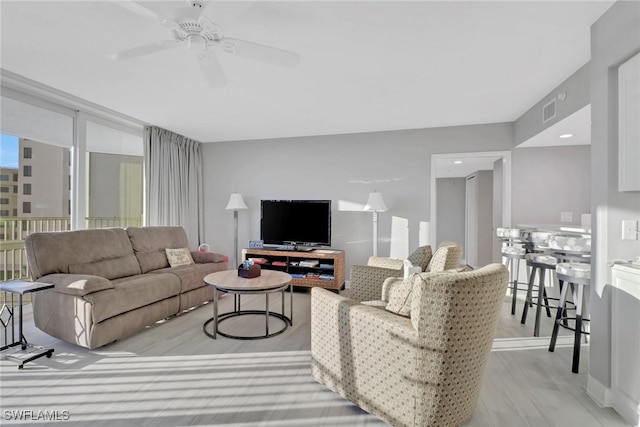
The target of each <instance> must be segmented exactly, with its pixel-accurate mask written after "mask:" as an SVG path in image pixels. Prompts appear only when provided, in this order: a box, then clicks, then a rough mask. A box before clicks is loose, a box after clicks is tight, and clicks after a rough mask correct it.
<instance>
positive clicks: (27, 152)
mask: <svg viewBox="0 0 640 427" xmlns="http://www.w3.org/2000/svg"><path fill="white" fill-rule="evenodd" d="M32 155H33V150H32V149H31V147H24V149H23V150H22V157H23V158H25V159H30V158H31V156H32Z"/></svg>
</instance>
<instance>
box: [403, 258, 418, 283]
mask: <svg viewBox="0 0 640 427" xmlns="http://www.w3.org/2000/svg"><path fill="white" fill-rule="evenodd" d="M414 273H422V268H420V266H419V265H418V266H414V265H413V264H412V263H411V261H409V260H408V259H405V260H404V278H405V279H406V278H407V277H409V276H411V275H412V274H414Z"/></svg>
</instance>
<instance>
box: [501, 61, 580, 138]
mask: <svg viewBox="0 0 640 427" xmlns="http://www.w3.org/2000/svg"><path fill="white" fill-rule="evenodd" d="M589 70H590V65H589V63H587V64H585V65H583V66H582V67H581V68H580V69H578V71H576V72H575V73H573V74H572V75H571V76H570V77H569V78H568V79H566V80H565V81H564V82H562V83H561V84H560V85H559V86H558V87H556V88H555V89H554V90H553V91H551V92H550V93H549V95H547V96H546V97H544V98H542V100H540V101H539V102H538V103H537V104H536V105H534V106H533V107H531V108H530V109H529V110H528V111H527V112H526V113H524V114H523V115H522V116H520V117H519V118H518V120H516V122H515V124H514V136H515V138H514V145H518V144H521V143H523V142H524V141H526V140H528V139H529V138H531V137H532V136H535V135H537V134H539V133H540V132H542V131H543V130H545V129H546V128H548V127H550V126H553V125H554V124H556V123H558V122H559V121H561V120H562V119H565V118H566V117H568V116H570V115H571V114H573V113H575V112H576V111H578V110H580V109H581V108H582V107H584V106H586V105H588V104H589V81H590V71H589ZM563 91H564V92H566V94H567V97H566V99H565V100H564V101H562V100H560V99H558V94H559V93H560V92H563ZM554 98H555V100H556V116H555V118H553V119H551V120H549V121H548V122H546V123H542V108H543V106H545V105H546V104H547V103H548V102H550V101H552V100H553V99H554Z"/></svg>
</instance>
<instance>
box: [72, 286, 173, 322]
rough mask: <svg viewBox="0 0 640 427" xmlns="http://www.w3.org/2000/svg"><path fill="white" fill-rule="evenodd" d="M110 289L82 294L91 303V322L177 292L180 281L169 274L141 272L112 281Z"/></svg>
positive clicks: (171, 295)
mask: <svg viewBox="0 0 640 427" xmlns="http://www.w3.org/2000/svg"><path fill="white" fill-rule="evenodd" d="M112 283H113V289H106V290H104V291H100V292H94V293H91V294H88V295H85V296H84V299H85V300H87V301H89V302H91V303H92V305H93V322H94V323H98V322H101V321H103V320H105V319H109V318H110V317H113V316H117V315H118V314H122V313H126V312H128V311H131V310H135V309H138V308H140V307H144V306H146V305H149V304H152V303H154V302H157V301H161V300H163V299H166V298H170V297H173V296H176V295H178V294H179V293H180V280H179V279H178V278H177V277H176V276H175V275H173V274H141V275H138V276H131V277H123V278H121V279H116V280H113V281H112Z"/></svg>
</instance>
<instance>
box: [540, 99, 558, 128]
mask: <svg viewBox="0 0 640 427" xmlns="http://www.w3.org/2000/svg"><path fill="white" fill-rule="evenodd" d="M555 116H556V100H555V98H554V99H553V101H551V102H549V103H547V104H545V106H544V107H542V123H547V122H548V121H549V120H551V119H553V118H554V117H555Z"/></svg>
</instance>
